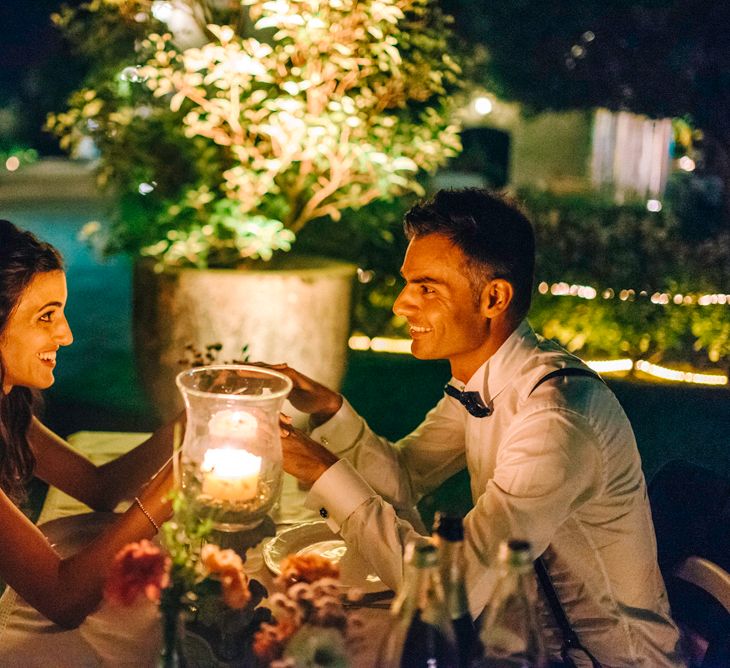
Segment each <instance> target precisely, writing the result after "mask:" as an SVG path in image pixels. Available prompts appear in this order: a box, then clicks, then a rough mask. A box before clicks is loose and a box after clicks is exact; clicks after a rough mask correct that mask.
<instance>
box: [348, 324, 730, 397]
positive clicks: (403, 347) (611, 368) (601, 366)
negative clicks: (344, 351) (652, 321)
mask: <svg viewBox="0 0 730 668" xmlns="http://www.w3.org/2000/svg"><path fill="white" fill-rule="evenodd" d="M348 343H349V346H350V349H351V350H372V351H373V352H379V353H399V354H403V353H410V352H411V340H410V339H393V338H387V337H384V336H376V337H373V338H372V339H371V338H370V337H369V336H364V335H356V336H351V337H350V339H349V342H348ZM586 364H587V365H588V366H589V367H590V368H591V369H593V370H594V371H596V372H597V373H627V372H629V371H631V370H632V369H636V370H637V371H640V372H641V373H644V374H646V375H649V376H653V377H654V378H660V379H662V380H668V381H672V382H678V383H692V384H695V385H717V386H720V385H727V384H728V382H730V379H728V376H726V375H725V374H721V373H695V372H692V371H680V370H678V369H670V368H668V367H664V366H659V365H658V364H652V363H651V362H647V361H645V360H638V361H636V362H634V361H633V360H631V359H629V358H622V359H615V360H588V361H586Z"/></svg>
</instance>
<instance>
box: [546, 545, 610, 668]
mask: <svg viewBox="0 0 730 668" xmlns="http://www.w3.org/2000/svg"><path fill="white" fill-rule="evenodd" d="M535 574H536V575H537V581H538V582H539V583H540V588H541V589H542V593H543V594H545V598H546V599H547V602H548V605H549V606H550V611H551V612H552V613H553V618H554V619H555V623H556V624H557V625H558V627H559V628H560V633H561V635H562V636H563V644H562V645H561V646H560V657H561V658H562V660H563V663H564V664H565V665H566V666H573V665H575V664H574V663H573V660H572V659H571V658H570V655H569V652H570V650H577V651H579V652H583V653H584V654H585V655H586V656H587V657H588V658H589V659H590V661H591V665H592V666H593V668H601V664H600V663H598V661H597V660H596V658H595V657H594V656H593V654H591V653H590V652H589V651H588V650H587V649H586V648H585V647H583V645H582V644H581V642H580V640H579V639H578V636H577V634H576V632H575V631H574V630H573V627H572V626H571V625H570V622H569V621H568V617H567V615H566V614H565V610H563V606H562V604H561V603H560V599H559V598H558V592H556V591H555V586H554V585H553V581H552V580H551V579H550V576H549V575H548V572H547V568H545V562H544V561H543V560H542V557H540V558H539V559H536V560H535Z"/></svg>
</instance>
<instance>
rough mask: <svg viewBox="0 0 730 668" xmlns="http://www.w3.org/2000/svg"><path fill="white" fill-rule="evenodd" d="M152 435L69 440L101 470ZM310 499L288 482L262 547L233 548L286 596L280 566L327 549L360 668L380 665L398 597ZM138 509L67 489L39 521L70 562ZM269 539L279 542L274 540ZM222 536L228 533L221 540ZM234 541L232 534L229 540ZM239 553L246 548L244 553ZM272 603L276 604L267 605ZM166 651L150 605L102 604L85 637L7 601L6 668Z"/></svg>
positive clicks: (210, 664) (1, 646)
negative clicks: (110, 509) (90, 502)
mask: <svg viewBox="0 0 730 668" xmlns="http://www.w3.org/2000/svg"><path fill="white" fill-rule="evenodd" d="M148 436H149V434H146V433H137V432H134V433H132V432H96V431H81V432H77V433H75V434H72V435H71V436H69V438H68V442H69V443H70V445H71V446H72V447H73V448H75V449H76V450H78V451H79V452H80V453H81V454H83V455H84V456H85V457H87V458H88V459H89V460H91V461H92V462H93V463H95V464H97V465H101V464H103V463H105V462H107V461H110V460H112V459H114V458H116V457H118V456H120V455H122V454H124V453H125V452H127V451H129V450H130V449H132V448H133V447H135V446H136V445H138V444H139V443H141V442H142V441H144V440H145V439H146V438H147V437H148ZM305 496H306V491H305V490H303V489H302V488H301V487H300V485H299V484H298V483H297V481H296V479H294V478H293V477H291V476H289V475H288V474H286V473H285V474H284V477H283V483H282V490H281V495H280V498H279V501H278V503H277V504H276V506H275V507H274V509H273V510H272V512H271V513H270V516H269V517H267V519H266V521H265V523H264V525H263V526H262V527H261V529H260V533H261V536H260V537H261V538H262V540H258V541H253V542H255V543H256V544H254V545H251V546H249V545H250V544H251V541H250V540H249V541H243V542H241V541H240V540H239V538H240V537H236V536H235V535H233V534H229V535H228V536H227V539H228V541H227V542H229V545H223V544H222V545H221V547H233V548H234V549H237V551H239V553H242V555H243V556H244V557H245V566H244V568H245V571H246V573H247V575H248V576H249V577H250V578H254V579H256V580H258V581H259V582H261V583H262V584H263V585H264V586H265V587H266V588H267V590H268V592H269V593H271V592H272V591H275V590H276V583H275V577H276V570H277V559H278V558H279V557H282V556H285V553H286V552H288V551H291V552H292V553H297V552H299V553H306V551H307V549H308V544H310V543H311V544H313V545H316V544H318V542H319V544H321V545H322V546H324V547H323V548H322V550H321V551H320V553H322V554H324V555H325V556H328V554H331V555H333V556H334V558H335V560H337V559H341V561H340V565H341V585H342V589H343V600H347V601H348V602H347V606H348V614H355V615H357V617H358V628H359V632H358V637H359V641H358V640H356V642H355V643H354V644H353V645H352V647H351V649H350V652H351V654H350V659H351V665H352V666H356V667H357V668H369V667H370V666H374V665H375V663H376V658H377V651H378V646H379V643H378V642H374V641H373V639H378V638H382V637H384V635H385V633H386V631H387V629H388V628H389V626H390V613H389V606H390V599H391V598H392V595H393V593H392V592H391V591H389V590H388V589H387V587H385V585H383V584H382V583H381V582H380V581H379V579H378V578H377V576H376V575H374V574H372V573H371V572H370V571H369V567H368V565H367V563H366V561H365V560H364V559H362V558H361V557H360V556H359V555H356V554H353V553H348V552H347V548H346V546H345V545H344V543H343V542H342V541H340V540H339V537H338V536H337V535H336V534H332V532H331V531H330V530H329V529H327V528H326V525H325V523H324V522H322V521H321V519H320V518H319V516H318V515H316V514H315V512H314V511H311V510H309V509H307V508H305V507H304V504H303V501H304V498H305ZM128 504H129V502H125V503H123V504H120V506H119V507H118V508H117V509H116V511H115V513H100V512H93V511H92V510H91V509H90V508H88V507H87V506H85V505H84V504H82V503H81V502H79V501H77V500H76V499H73V498H72V497H70V496H68V495H67V494H65V493H63V492H61V491H60V490H58V489H56V488H54V487H49V489H48V492H47V494H46V498H45V501H44V503H43V506H42V508H41V512H40V515H39V517H38V522H37V523H38V527H39V528H40V530H41V531H42V532H43V533H44V534H45V535H46V537H47V538H48V540H49V542H50V543H51V544H52V545H53V546H54V548H55V549H56V550H57V551H58V552H59V554H61V556H63V557H65V556H69V555H70V554H73V553H74V552H75V551H77V550H79V549H82V548H83V546H84V545H85V544H87V543H88V542H89V541H91V540H93V538H94V537H95V536H96V535H98V534H99V533H100V532H101V531H103V530H104V528H105V527H107V526H108V525H109V524H110V523H111V522H113V521H114V519H115V517H116V513H118V512H123V511H124V509H125V508H126V506H128ZM266 534H269V535H266ZM220 535H221V534H218V536H220ZM224 538H225V536H224ZM237 545H238V548H237ZM354 588H357V589H358V590H361V591H362V592H364V596H362V598H361V599H360V600H355V601H353V600H350V599H352V597H351V596H347V590H348V589H354ZM263 604H266V600H264V602H263ZM188 640H189V641H190V642H191V643H192V646H193V648H194V649H196V651H195V652H193V654H194V655H196V656H198V657H204V656H205V653H204V651H203V652H201V650H200V648H199V647H197V648H195V643H196V642H197V641H199V640H200V639H199V638H197V637H195V636H192V637H191V638H189V639H187V640H186V642H187V641H188ZM161 644H162V638H161V621H160V616H159V611H158V608H157V605H156V604H154V603H153V602H151V601H148V600H147V599H145V598H144V597H140V598H139V599H138V600H137V601H136V602H135V603H134V604H132V605H130V606H121V605H118V604H113V603H110V602H108V601H105V600H102V602H101V603H100V604H99V606H98V608H97V609H96V610H95V611H94V612H92V613H91V614H90V615H88V616H87V618H86V619H85V621H84V622H83V623H82V624H81V625H80V626H79V627H77V628H75V629H64V628H62V627H60V626H58V625H56V624H54V623H53V622H51V621H50V620H48V619H47V618H45V617H44V616H43V615H41V614H40V613H39V612H38V611H36V610H35V609H34V608H32V607H31V606H30V605H29V604H28V603H26V602H25V601H24V600H23V599H22V598H21V597H20V596H19V595H18V594H17V593H16V592H15V591H14V590H13V589H11V588H10V587H6V589H5V591H4V592H3V594H2V596H1V597H0V666H2V667H3V668H6V667H7V668H15V667H17V668H47V667H48V666H54V668H98V667H100V666H102V667H105V668H106V667H111V666H115V667H117V666H122V667H124V666H129V667H131V666H134V667H135V668H144V667H145V666H156V665H157V661H158V658H159V654H160V648H161ZM192 663H193V665H192V666H190V668H195V667H196V666H200V668H226V667H227V664H226V663H224V662H220V661H218V660H217V659H215V658H214V657H213V655H212V654H211V655H210V659H209V660H207V659H205V658H198V659H197V660H194V661H193V662H192Z"/></svg>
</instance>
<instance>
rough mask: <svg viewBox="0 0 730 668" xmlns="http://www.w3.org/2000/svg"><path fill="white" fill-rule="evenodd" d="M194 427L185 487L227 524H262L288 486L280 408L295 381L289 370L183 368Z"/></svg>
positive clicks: (196, 504)
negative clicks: (284, 475)
mask: <svg viewBox="0 0 730 668" xmlns="http://www.w3.org/2000/svg"><path fill="white" fill-rule="evenodd" d="M177 386H178V388H179V389H180V392H181V393H182V395H183V399H184V400H185V410H186V413H187V426H186V428H185V439H184V440H183V444H182V452H181V458H180V462H181V466H180V469H181V474H180V477H181V480H180V481H179V483H180V484H181V486H182V491H183V494H184V495H185V496H186V497H187V498H188V501H189V503H190V504H191V506H192V507H193V508H196V509H197V510H198V511H199V513H200V515H201V516H204V517H211V518H212V519H213V522H214V525H215V528H216V529H218V530H221V531H242V530H246V529H252V528H253V527H255V526H258V525H259V524H260V523H261V521H262V520H263V519H264V517H265V516H266V514H267V513H268V512H269V510H270V509H271V507H272V506H273V505H274V502H275V501H276V499H277V498H278V496H279V492H280V490H281V478H282V454H281V438H280V434H279V412H280V410H281V407H282V405H283V403H284V400H285V399H286V397H287V395H288V394H289V391H290V390H291V388H292V382H291V381H290V380H289V379H288V378H287V377H286V376H285V375H283V374H281V373H278V372H276V371H270V370H268V369H263V368H260V367H256V366H249V365H220V366H204V367H198V368H195V369H190V370H189V371H183V372H182V373H180V374H178V376H177Z"/></svg>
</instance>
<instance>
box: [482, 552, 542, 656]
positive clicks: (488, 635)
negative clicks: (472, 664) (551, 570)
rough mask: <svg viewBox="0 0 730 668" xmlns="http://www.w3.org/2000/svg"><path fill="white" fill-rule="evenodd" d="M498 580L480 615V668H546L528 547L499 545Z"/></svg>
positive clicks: (535, 588)
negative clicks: (481, 651) (481, 618)
mask: <svg viewBox="0 0 730 668" xmlns="http://www.w3.org/2000/svg"><path fill="white" fill-rule="evenodd" d="M499 569H500V578H499V581H498V582H497V586H496V588H495V590H494V594H493V596H492V598H491V600H490V602H489V603H488V605H487V607H486V608H485V610H484V613H483V624H482V629H481V633H480V639H481V642H482V645H483V653H482V657H483V658H482V661H481V662H479V663H477V664H476V665H478V666H479V667H480V668H547V666H548V661H547V656H546V654H545V647H544V645H543V641H542V634H541V631H540V626H539V622H538V617H537V607H536V606H537V581H536V578H535V571H534V568H533V562H532V554H531V549H530V543H529V542H527V541H525V540H514V539H513V540H509V541H506V542H504V543H502V544H501V545H500V550H499Z"/></svg>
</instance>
